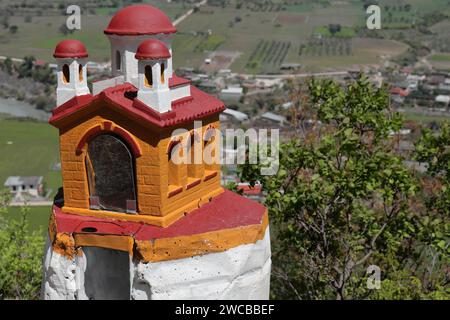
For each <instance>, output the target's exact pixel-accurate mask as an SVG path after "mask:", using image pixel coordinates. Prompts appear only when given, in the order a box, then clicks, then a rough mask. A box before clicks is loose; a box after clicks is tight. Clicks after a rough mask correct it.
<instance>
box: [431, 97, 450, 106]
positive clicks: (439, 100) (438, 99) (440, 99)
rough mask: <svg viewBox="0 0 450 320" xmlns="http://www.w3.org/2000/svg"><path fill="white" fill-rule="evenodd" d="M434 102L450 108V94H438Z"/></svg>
mask: <svg viewBox="0 0 450 320" xmlns="http://www.w3.org/2000/svg"><path fill="white" fill-rule="evenodd" d="M434 102H436V104H437V105H438V107H445V108H448V106H449V105H450V96H446V95H438V96H436V98H435V99H434Z"/></svg>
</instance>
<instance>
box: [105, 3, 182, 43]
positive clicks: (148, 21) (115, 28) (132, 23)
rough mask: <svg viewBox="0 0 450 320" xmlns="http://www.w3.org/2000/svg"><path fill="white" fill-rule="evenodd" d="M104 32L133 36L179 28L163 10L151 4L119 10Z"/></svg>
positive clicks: (174, 30) (165, 32)
mask: <svg viewBox="0 0 450 320" xmlns="http://www.w3.org/2000/svg"><path fill="white" fill-rule="evenodd" d="M104 32H105V34H117V35H123V36H126V35H130V36H131V35H155V34H160V33H164V34H169V33H175V32H177V29H176V28H175V27H174V26H173V24H172V22H171V21H170V19H169V18H168V17H167V16H166V15H165V14H164V12H162V11H161V10H159V9H157V8H155V7H152V6H150V5H132V6H129V7H126V8H123V9H121V10H119V11H118V12H117V13H116V14H115V15H114V17H113V18H112V19H111V21H110V23H109V25H108V27H107V28H106V29H105V31H104Z"/></svg>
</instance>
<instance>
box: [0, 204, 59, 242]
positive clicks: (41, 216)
mask: <svg viewBox="0 0 450 320" xmlns="http://www.w3.org/2000/svg"><path fill="white" fill-rule="evenodd" d="M51 212H52V208H51V207H30V208H29V212H28V215H27V220H28V226H29V229H30V231H39V232H40V233H41V234H42V235H43V236H45V234H46V233H47V226H48V220H49V217H50V213H51ZM0 216H2V217H4V218H5V219H19V218H20V217H21V208H20V207H9V208H8V211H7V212H6V213H3V214H0Z"/></svg>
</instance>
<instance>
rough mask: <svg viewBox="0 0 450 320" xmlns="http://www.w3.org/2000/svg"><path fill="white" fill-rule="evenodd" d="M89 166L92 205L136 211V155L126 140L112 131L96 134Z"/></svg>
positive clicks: (88, 149) (89, 153)
mask: <svg viewBox="0 0 450 320" xmlns="http://www.w3.org/2000/svg"><path fill="white" fill-rule="evenodd" d="M85 166H86V172H87V180H88V185H89V198H90V207H91V209H93V210H106V211H113V212H122V213H136V211H137V209H136V208H137V205H136V184H135V181H136V180H135V159H134V157H133V154H132V153H131V151H130V149H129V147H128V146H127V145H126V143H125V142H123V141H122V140H121V139H120V138H119V137H117V136H115V135H113V134H109V133H105V134H100V135H98V136H96V137H95V138H94V139H93V140H91V141H90V142H89V143H88V147H87V153H86V158H85Z"/></svg>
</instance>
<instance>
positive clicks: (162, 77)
mask: <svg viewBox="0 0 450 320" xmlns="http://www.w3.org/2000/svg"><path fill="white" fill-rule="evenodd" d="M165 70H166V66H165V64H164V62H163V63H161V83H162V84H164V82H165V81H166V80H165V78H164V71H165Z"/></svg>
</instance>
